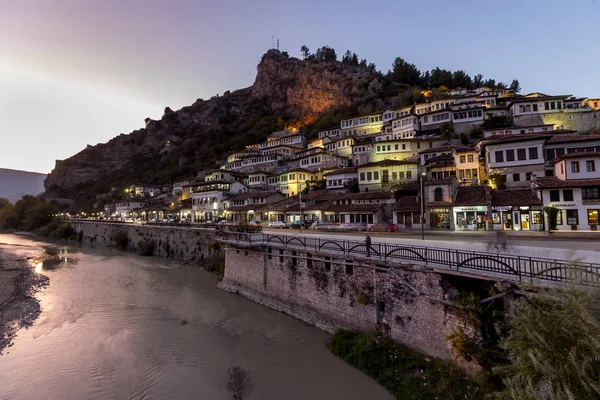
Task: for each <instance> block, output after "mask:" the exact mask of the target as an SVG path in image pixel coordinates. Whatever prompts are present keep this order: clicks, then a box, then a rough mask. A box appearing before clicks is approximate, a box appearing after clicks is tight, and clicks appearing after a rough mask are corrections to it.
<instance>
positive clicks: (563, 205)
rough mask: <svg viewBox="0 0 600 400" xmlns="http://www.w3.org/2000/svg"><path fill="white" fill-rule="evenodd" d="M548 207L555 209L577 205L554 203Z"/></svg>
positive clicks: (575, 205)
mask: <svg viewBox="0 0 600 400" xmlns="http://www.w3.org/2000/svg"><path fill="white" fill-rule="evenodd" d="M550 207H556V208H563V207H577V204H575V203H564V204H561V203H555V204H550Z"/></svg>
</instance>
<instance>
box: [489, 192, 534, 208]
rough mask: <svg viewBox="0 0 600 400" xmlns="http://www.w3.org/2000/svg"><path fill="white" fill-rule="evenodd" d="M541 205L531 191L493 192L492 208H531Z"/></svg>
mask: <svg viewBox="0 0 600 400" xmlns="http://www.w3.org/2000/svg"><path fill="white" fill-rule="evenodd" d="M537 204H542V201H541V200H540V199H539V198H538V197H537V195H536V194H535V191H533V190H531V189H514V190H493V191H492V206H531V205H537Z"/></svg>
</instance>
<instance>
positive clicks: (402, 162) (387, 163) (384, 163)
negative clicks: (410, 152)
mask: <svg viewBox="0 0 600 400" xmlns="http://www.w3.org/2000/svg"><path fill="white" fill-rule="evenodd" d="M411 164H417V162H416V161H409V160H382V161H376V162H370V163H366V164H362V165H359V166H358V168H359V169H360V168H369V167H391V166H394V165H411Z"/></svg>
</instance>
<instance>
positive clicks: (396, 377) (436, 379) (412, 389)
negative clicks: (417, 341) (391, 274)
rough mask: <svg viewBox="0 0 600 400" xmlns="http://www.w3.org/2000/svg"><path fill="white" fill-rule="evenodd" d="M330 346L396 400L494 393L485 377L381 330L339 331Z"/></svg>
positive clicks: (475, 396)
mask: <svg viewBox="0 0 600 400" xmlns="http://www.w3.org/2000/svg"><path fill="white" fill-rule="evenodd" d="M328 347H329V349H330V350H331V352H332V353H333V354H335V355H337V356H339V357H341V358H342V359H344V360H346V361H347V362H348V363H350V364H351V365H352V366H354V367H356V368H358V369H360V370H362V371H363V372H365V373H366V374H367V375H369V376H371V377H372V378H374V379H375V380H376V381H377V382H379V384H381V385H382V386H384V387H385V388H387V389H388V390H389V391H390V392H392V393H393V394H394V395H395V396H396V398H397V399H402V400H406V399H444V400H454V399H463V400H464V399H483V398H484V397H485V395H486V394H487V393H490V392H491V391H492V389H491V387H490V384H489V382H488V381H487V380H486V379H485V378H484V377H470V376H469V375H467V374H466V373H465V372H464V371H463V370H462V369H460V368H459V367H458V366H456V365H455V364H453V363H451V362H448V361H443V360H439V359H435V358H428V357H426V356H424V355H423V354H421V353H418V352H416V351H414V350H412V349H410V348H408V347H407V346H404V345H402V344H400V343H397V342H394V341H393V340H392V339H391V338H390V337H389V336H387V335H385V334H383V333H382V332H380V331H377V332H367V333H362V332H356V331H350V330H344V329H340V330H338V331H337V332H336V333H335V334H334V335H333V336H332V337H331V339H330V341H329V344H328Z"/></svg>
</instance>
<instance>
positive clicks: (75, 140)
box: [0, 0, 600, 173]
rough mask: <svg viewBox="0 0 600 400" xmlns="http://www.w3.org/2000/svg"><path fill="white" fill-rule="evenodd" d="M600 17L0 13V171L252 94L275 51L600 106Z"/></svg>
mask: <svg viewBox="0 0 600 400" xmlns="http://www.w3.org/2000/svg"><path fill="white" fill-rule="evenodd" d="M598 16H600V4H599V1H598V0H572V1H570V2H566V1H563V0H560V1H556V0H527V1H522V0H506V1H503V2H491V1H481V0H476V1H471V0H456V1H447V0H428V1H427V2H425V1H416V0H412V1H404V0H392V1H387V0H381V1H378V0H376V1H370V2H369V1H355V0H336V1H331V0H318V1H317V0H302V1H299V0H297V1H289V0H278V1H275V0H215V1H208V0H170V1H164V0H160V1H158V0H0V168H12V169H21V170H28V171H36V172H44V173H48V172H50V171H51V170H52V168H53V167H54V163H55V160H61V159H65V158H68V157H69V156H71V155H73V154H75V153H77V152H79V151H81V150H82V149H84V148H85V147H86V146H87V145H88V144H91V145H94V144H97V143H103V142H106V141H108V140H110V139H111V138H112V137H114V136H117V135H119V134H120V133H129V132H131V131H132V130H134V129H138V128H141V127H143V125H144V118H146V117H150V118H154V119H158V118H160V117H161V115H162V112H163V110H164V108H165V107H166V106H169V107H171V108H172V109H178V108H181V107H183V106H185V105H189V104H191V103H193V102H194V101H195V100H196V99H198V98H205V99H207V98H210V97H212V96H214V95H215V94H220V93H223V92H225V91H226V90H235V89H239V88H243V87H247V86H250V85H251V84H252V83H253V81H254V77H255V75H256V65H257V64H258V62H259V61H260V58H261V56H262V55H263V54H264V53H265V52H266V51H267V50H268V49H269V48H271V47H272V44H273V38H278V39H279V43H280V49H281V50H284V51H288V52H289V54H290V55H291V56H296V57H300V47H301V46H302V45H306V46H308V47H309V48H310V49H311V50H312V51H314V50H316V49H317V48H319V47H321V46H323V45H329V46H331V47H333V48H335V49H336V50H337V53H338V55H339V56H341V54H343V53H344V52H345V51H346V50H347V49H350V50H352V51H354V52H356V53H357V54H358V55H359V57H361V58H366V59H367V60H368V61H369V62H373V63H375V64H376V65H377V68H378V69H381V70H382V71H387V70H388V69H389V68H390V66H391V64H392V62H393V60H394V58H396V57H402V58H404V59H405V60H407V61H408V62H411V63H413V64H415V65H416V66H417V67H418V68H419V69H421V70H422V71H423V70H429V69H432V68H435V67H437V66H439V67H440V68H445V69H450V70H456V69H463V70H465V71H466V72H468V73H469V74H470V75H475V74H477V73H481V74H483V75H484V76H485V77H489V78H494V79H496V80H497V81H504V82H507V83H510V81H511V80H512V79H514V78H517V79H518V80H519V82H520V84H521V88H522V92H524V93H527V92H534V91H539V92H543V93H551V94H574V95H578V96H589V97H592V96H596V97H597V96H600V79H597V65H599V63H600V52H599V51H598V47H597V43H598V40H597V24H598Z"/></svg>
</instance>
